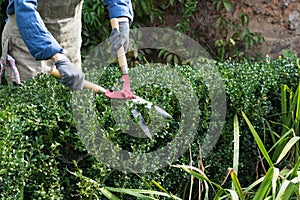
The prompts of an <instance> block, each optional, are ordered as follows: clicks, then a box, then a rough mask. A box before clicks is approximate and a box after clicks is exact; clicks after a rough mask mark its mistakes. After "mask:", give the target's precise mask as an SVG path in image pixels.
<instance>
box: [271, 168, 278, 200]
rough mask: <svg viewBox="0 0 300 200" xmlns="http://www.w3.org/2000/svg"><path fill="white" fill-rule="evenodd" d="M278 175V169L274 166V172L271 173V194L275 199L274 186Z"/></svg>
mask: <svg viewBox="0 0 300 200" xmlns="http://www.w3.org/2000/svg"><path fill="white" fill-rule="evenodd" d="M278 177H279V169H278V168H276V167H274V174H273V177H272V196H273V199H275V196H276V189H277V188H276V186H277V180H278Z"/></svg>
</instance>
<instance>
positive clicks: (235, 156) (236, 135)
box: [233, 114, 240, 175]
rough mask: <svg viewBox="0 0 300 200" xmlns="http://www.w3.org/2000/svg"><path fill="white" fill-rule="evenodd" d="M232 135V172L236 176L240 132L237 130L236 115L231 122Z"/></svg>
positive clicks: (237, 121)
mask: <svg viewBox="0 0 300 200" xmlns="http://www.w3.org/2000/svg"><path fill="white" fill-rule="evenodd" d="M233 135H234V140H233V142H234V147H233V171H234V173H235V174H236V175H238V169H239V168H238V166H239V152H240V130H239V120H238V116H237V114H235V115H234V120H233Z"/></svg>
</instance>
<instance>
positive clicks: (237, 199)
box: [225, 189, 239, 200]
mask: <svg viewBox="0 0 300 200" xmlns="http://www.w3.org/2000/svg"><path fill="white" fill-rule="evenodd" d="M225 191H227V192H229V193H230V197H231V199H233V200H239V196H238V194H237V193H236V191H234V190H229V189H225Z"/></svg>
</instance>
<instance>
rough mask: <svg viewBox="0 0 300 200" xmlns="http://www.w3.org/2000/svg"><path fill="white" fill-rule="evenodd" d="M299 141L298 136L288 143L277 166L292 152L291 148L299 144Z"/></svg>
mask: <svg viewBox="0 0 300 200" xmlns="http://www.w3.org/2000/svg"><path fill="white" fill-rule="evenodd" d="M299 140H300V137H298V136H296V137H293V138H291V139H290V140H289V141H288V143H287V144H286V145H285V147H284V148H283V150H282V152H281V153H280V155H279V157H278V159H277V161H276V163H275V164H278V163H279V162H280V161H281V160H282V159H283V158H284V157H285V156H286V154H287V153H288V152H289V151H290V150H291V148H292V147H293V146H294V145H295V143H296V142H298V141H299Z"/></svg>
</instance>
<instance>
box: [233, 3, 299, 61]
mask: <svg viewBox="0 0 300 200" xmlns="http://www.w3.org/2000/svg"><path fill="white" fill-rule="evenodd" d="M241 5H242V6H241V7H240V10H239V11H238V10H237V11H236V12H244V13H247V14H248V15H249V16H250V24H249V29H250V30H251V31H253V32H261V33H262V35H263V36H264V38H265V40H266V42H265V43H264V44H263V45H261V46H260V47H258V48H257V49H256V50H257V51H260V52H262V53H263V55H270V56H272V57H277V56H279V55H280V54H281V52H282V50H283V49H289V50H291V51H293V52H294V53H296V54H297V55H298V56H300V1H299V0H282V1H278V0H258V1H250V0H247V1H244V2H242V4H241Z"/></svg>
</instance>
